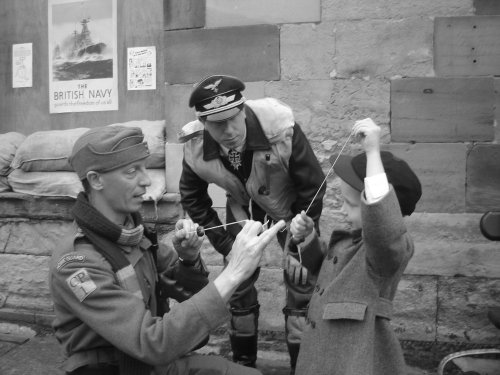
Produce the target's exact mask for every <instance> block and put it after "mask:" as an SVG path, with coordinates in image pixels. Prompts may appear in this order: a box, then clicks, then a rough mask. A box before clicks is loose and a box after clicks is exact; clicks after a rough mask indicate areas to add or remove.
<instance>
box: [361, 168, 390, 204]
mask: <svg viewBox="0 0 500 375" xmlns="http://www.w3.org/2000/svg"><path fill="white" fill-rule="evenodd" d="M388 192H389V181H387V176H386V174H385V173H379V174H376V175H375V176H370V177H365V198H366V201H367V202H368V204H371V203H375V202H377V201H379V200H380V199H381V198H383V197H384V196H385V195H386V194H387V193H388Z"/></svg>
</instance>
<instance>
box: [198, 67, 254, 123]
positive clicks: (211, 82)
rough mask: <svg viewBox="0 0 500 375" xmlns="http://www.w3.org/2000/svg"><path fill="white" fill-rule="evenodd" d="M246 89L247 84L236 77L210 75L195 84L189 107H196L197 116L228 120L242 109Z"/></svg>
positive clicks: (214, 119) (210, 119)
mask: <svg viewBox="0 0 500 375" xmlns="http://www.w3.org/2000/svg"><path fill="white" fill-rule="evenodd" d="M244 89H245V84H244V83H243V82H242V81H241V80H239V79H238V78H236V77H232V76H226V75H213V76H209V77H206V78H204V79H203V80H202V81H201V82H199V83H197V84H196V85H195V87H194V89H193V92H192V93H191V97H190V98H189V107H194V108H195V110H196V116H197V117H206V119H207V120H208V121H215V122H217V121H223V120H227V119H229V118H231V117H234V116H235V115H236V114H238V113H239V111H240V110H241V104H243V103H244V102H245V98H244V97H243V96H242V94H241V92H242V91H243V90H244Z"/></svg>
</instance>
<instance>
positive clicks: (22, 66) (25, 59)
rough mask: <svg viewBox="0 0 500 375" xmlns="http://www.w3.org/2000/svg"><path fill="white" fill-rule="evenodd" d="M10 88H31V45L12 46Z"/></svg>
mask: <svg viewBox="0 0 500 375" xmlns="http://www.w3.org/2000/svg"><path fill="white" fill-rule="evenodd" d="M12 87H13V88H17V87H33V44H32V43H23V44H13V45H12Z"/></svg>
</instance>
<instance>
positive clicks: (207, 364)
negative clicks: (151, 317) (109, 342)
mask: <svg viewBox="0 0 500 375" xmlns="http://www.w3.org/2000/svg"><path fill="white" fill-rule="evenodd" d="M66 374H68V375H120V372H119V369H118V366H113V365H107V364H100V365H95V366H83V367H80V368H79V369H76V370H75V371H73V372H70V373H66ZM152 375H262V373H261V372H260V371H258V370H256V369H253V368H248V367H244V366H241V365H239V364H237V363H233V362H230V361H228V360H226V359H224V358H222V357H219V356H212V355H210V356H209V355H199V354H192V355H188V356H186V357H182V358H180V359H178V360H176V361H174V362H172V363H170V364H169V365H166V366H160V367H157V368H156V369H154V370H153V373H152Z"/></svg>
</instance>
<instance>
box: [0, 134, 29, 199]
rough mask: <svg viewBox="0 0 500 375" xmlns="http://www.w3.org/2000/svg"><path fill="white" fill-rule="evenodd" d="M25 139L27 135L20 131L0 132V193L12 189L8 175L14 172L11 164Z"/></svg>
mask: <svg viewBox="0 0 500 375" xmlns="http://www.w3.org/2000/svg"><path fill="white" fill-rule="evenodd" d="M25 139H26V136H25V135H24V134H21V133H18V132H9V133H5V134H0V193H3V192H7V191H11V190H12V188H11V186H10V185H9V181H8V178H7V176H8V175H9V174H10V173H11V172H12V168H11V166H10V165H11V163H12V160H13V159H14V156H15V155H16V151H17V149H18V148H19V146H20V145H21V143H23V141H24V140H25Z"/></svg>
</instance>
